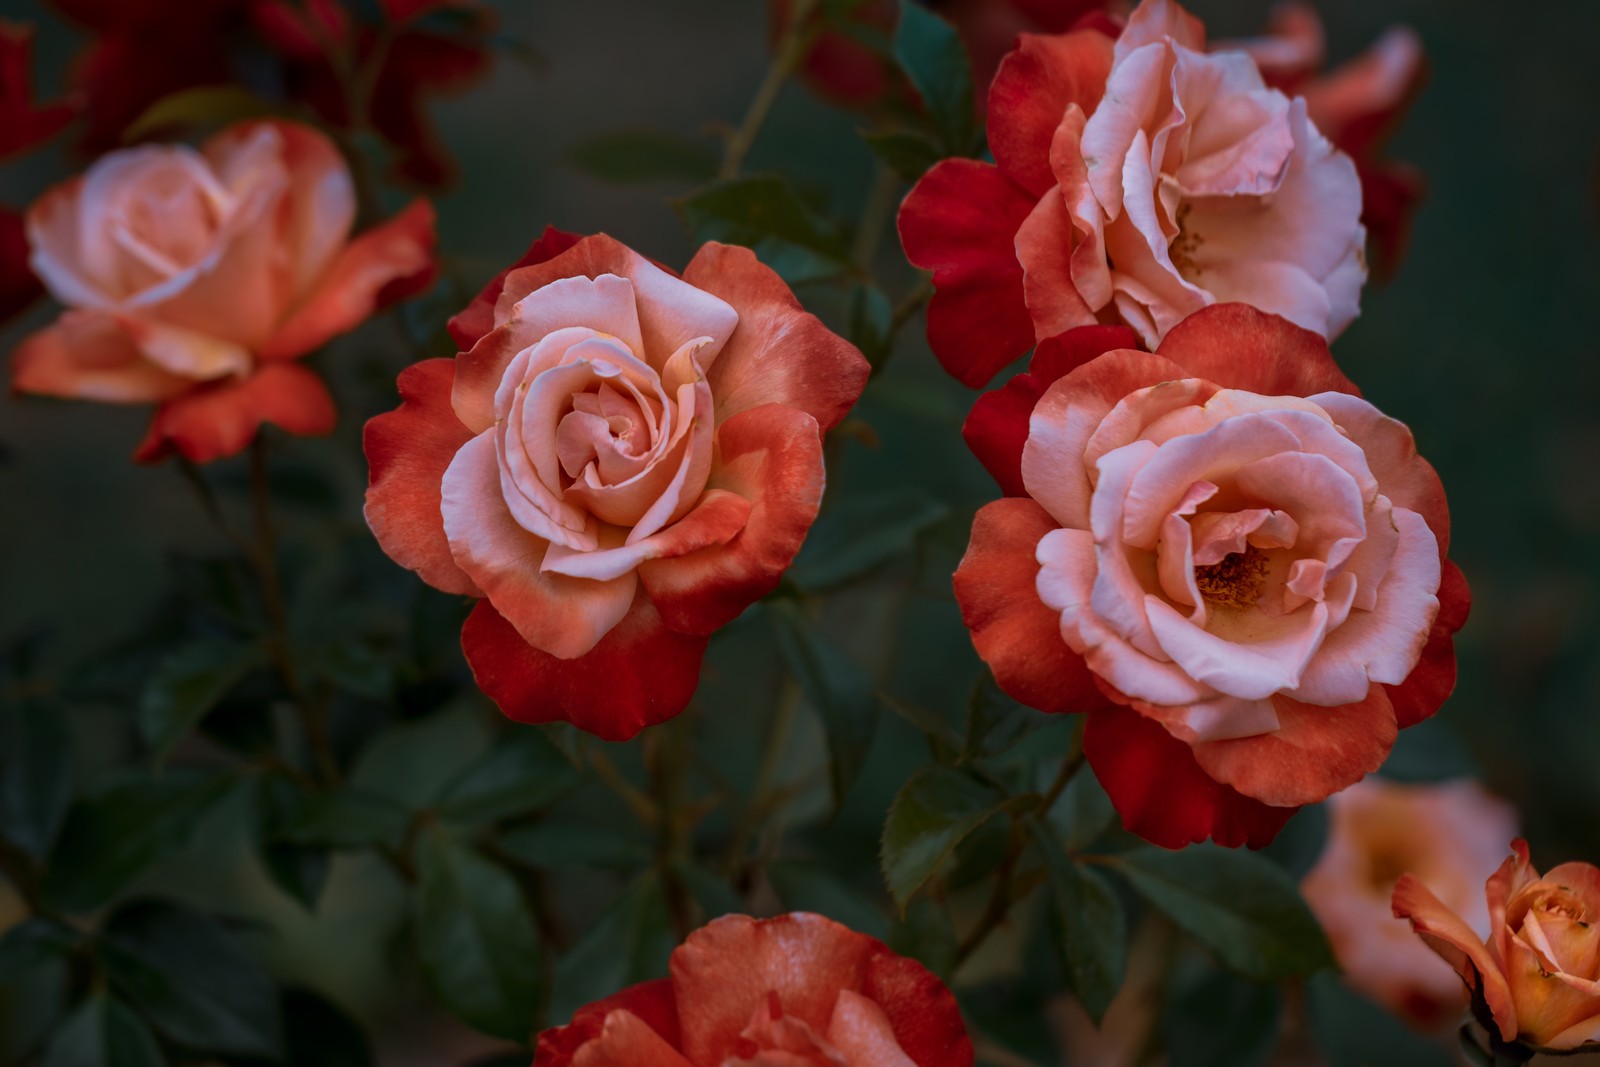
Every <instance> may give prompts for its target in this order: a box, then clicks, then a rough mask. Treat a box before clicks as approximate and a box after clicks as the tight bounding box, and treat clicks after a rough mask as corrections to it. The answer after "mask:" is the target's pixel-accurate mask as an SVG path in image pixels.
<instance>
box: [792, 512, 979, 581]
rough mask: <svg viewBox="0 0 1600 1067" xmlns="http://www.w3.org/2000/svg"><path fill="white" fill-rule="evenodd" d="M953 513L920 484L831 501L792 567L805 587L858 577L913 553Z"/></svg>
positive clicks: (797, 579) (793, 572)
mask: <svg viewBox="0 0 1600 1067" xmlns="http://www.w3.org/2000/svg"><path fill="white" fill-rule="evenodd" d="M949 513H950V508H949V507H948V505H946V504H945V503H944V502H943V501H942V500H939V499H937V498H936V497H933V496H930V495H929V494H927V493H925V492H923V491H922V490H920V489H911V488H895V489H888V490H883V491H880V492H873V493H859V494H856V495H854V496H845V497H840V498H838V499H835V500H831V501H830V502H829V504H828V509H827V510H826V511H824V512H823V513H822V516H821V517H820V518H819V519H818V520H817V523H816V525H815V526H813V527H812V529H811V533H810V534H809V535H808V536H807V537H806V543H805V547H804V548H802V549H801V551H800V555H799V558H797V559H796V560H795V562H794V566H793V568H791V569H790V571H789V580H790V581H792V582H793V583H794V584H795V585H797V586H799V587H800V588H801V589H806V590H821V589H827V588H829V587H831V586H835V585H841V584H843V583H845V582H848V581H851V580H853V579H856V578H860V577H862V576H863V575H867V574H870V573H872V572H873V571H875V570H877V569H878V568H880V567H882V566H884V564H886V563H889V562H890V561H892V560H894V559H896V558H898V557H899V556H902V555H904V554H906V553H907V552H910V551H911V550H912V548H914V547H915V546H916V542H917V537H918V536H919V535H921V534H922V533H924V532H925V531H927V530H928V529H929V528H930V527H932V526H934V525H935V524H937V523H938V522H940V521H941V520H942V519H944V517H945V516H946V515H948V514H949Z"/></svg>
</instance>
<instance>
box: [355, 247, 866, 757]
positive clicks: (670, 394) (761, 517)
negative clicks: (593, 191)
mask: <svg viewBox="0 0 1600 1067" xmlns="http://www.w3.org/2000/svg"><path fill="white" fill-rule="evenodd" d="M452 332H453V333H454V334H455V337H456V340H457V342H458V343H459V344H460V345H461V347H462V351H461V354H460V355H459V356H458V357H457V358H455V359H453V360H452V359H436V360H429V361H427V362H424V363H419V364H417V365H415V366H413V367H411V368H410V369H408V370H407V371H406V372H405V373H404V374H403V375H402V376H401V378H400V392H401V396H402V398H403V400H404V403H403V404H402V405H401V407H400V408H399V409H398V410H397V411H395V412H393V413H390V414H387V415H381V416H379V417H377V418H375V419H373V420H372V421H371V422H370V423H369V424H368V426H367V433H366V450H367V457H368V460H369V461H370V463H371V470H372V482H371V488H370V489H369V490H368V494H367V521H368V523H369V524H370V525H371V527H372V530H373V532H374V533H375V534H376V535H377V537H378V540H379V542H380V543H381V544H382V545H383V547H384V550H385V551H387V552H388V553H389V555H390V556H391V557H392V558H394V559H395V560H396V561H397V562H399V563H401V564H402V565H404V566H406V567H409V568H411V569H412V570H415V571H416V572H417V573H418V574H420V575H421V576H422V578H423V579H424V580H425V581H427V582H428V583H429V584H431V585H434V586H436V587H437V588H439V589H443V590H445V591H446V592H451V593H459V594H461V595H464V596H474V597H480V598H481V599H480V600H479V602H478V605H477V607H476V608H475V609H474V610H473V613H472V615H471V617H470V618H469V619H468V620H467V624H466V628H465V630H464V632H463V634H462V645H463V647H464V648H465V650H466V655H467V660H468V662H469V663H470V665H471V666H472V670H473V673H474V675H475V676H476V677H477V680H478V683H479V685H480V686H481V687H482V688H483V689H484V691H485V692H487V693H488V694H489V696H491V697H492V698H493V699H494V700H495V702H496V703H498V704H499V705H500V707H501V709H502V710H503V711H505V713H506V714H507V715H509V716H511V717H512V718H514V719H518V720H521V721H525V722H548V721H552V720H557V719H564V720H566V721H568V722H572V723H573V724H575V725H577V726H579V727H581V728H582V729H585V730H588V731H590V732H591V733H594V734H597V735H599V736H601V737H604V738H607V739H610V740H621V739H626V738H628V737H631V736H633V735H634V734H635V733H637V732H638V731H639V730H640V729H642V728H643V727H645V726H648V725H651V724H653V723H657V722H660V721H662V720H663V719H666V718H669V717H671V716H673V715H676V714H677V713H678V712H679V711H681V710H682V709H683V708H684V706H685V705H686V704H687V703H688V701H689V698H690V696H691V695H692V694H693V692H694V689H695V686H696V684H697V681H698V678H699V671H700V659H701V656H702V654H703V652H704V649H705V645H706V640H707V638H708V636H709V635H710V634H711V633H712V632H713V631H715V630H716V629H718V628H719V627H721V626H722V625H724V624H726V623H728V622H730V621H731V620H732V619H733V618H735V617H736V616H737V615H739V614H740V613H741V612H742V611H744V609H745V608H747V607H748V606H750V605H751V604H752V603H754V602H755V601H756V600H758V599H760V598H761V597H762V596H764V595H765V594H766V593H768V592H769V591H771V590H772V588H773V587H774V586H776V585H777V583H778V580H779V578H780V577H781V576H782V574H783V571H784V570H785V568H787V567H788V565H789V562H790V561H791V560H792V559H793V558H794V555H795V553H796V552H797V551H798V550H799V548H800V543H801V542H802V541H803V540H804V538H805V535H806V532H807V530H808V529H809V528H810V526H811V523H812V520H813V519H814V518H815V517H816V514H817V510H818V508H819V507H820V505H821V501H822V489H823V464H822V436H821V435H822V434H823V433H824V432H825V431H827V430H828V429H830V428H831V427H833V426H834V425H836V424H837V423H838V422H839V421H840V420H841V419H842V418H843V417H844V415H845V412H846V411H848V410H849V408H850V406H851V405H852V404H853V403H855V400H856V397H857V396H859V395H860V393H861V390H862V388H863V386H864V385H865V384H866V379H867V371H868V367H867V363H866V361H865V360H864V359H863V358H862V357H861V354H860V353H859V352H857V351H856V349H855V348H854V347H852V346H851V345H850V344H849V343H848V342H846V341H845V340H843V339H842V338H840V337H838V336H837V335H835V334H833V333H832V332H830V331H829V330H828V329H827V328H826V327H824V326H823V325H822V324H821V323H820V322H818V321H817V319H816V318H815V317H813V316H812V315H809V314H807V313H806V312H805V311H804V310H802V309H801V307H800V305H799V304H798V303H797V302H796V301H795V299H794V296H793V294H791V293H790V291H789V289H788V287H787V286H786V285H784V283H783V281H782V280H781V279H780V278H779V277H778V276H777V275H776V274H775V273H774V272H773V271H771V270H770V269H769V268H767V267H765V266H763V265H762V264H761V263H760V262H758V261H757V260H756V258H755V255H754V254H753V253H752V252H750V251H749V250H748V249H745V248H738V247H732V246H727V245H720V244H714V243H713V244H708V245H706V246H705V247H703V248H702V249H701V250H700V252H699V253H698V254H697V255H696V256H695V258H694V260H693V261H692V262H691V263H690V264H689V267H688V269H687V270H685V271H684V273H683V276H682V277H678V276H676V275H674V274H672V273H670V272H668V271H666V270H664V269H662V268H661V267H659V266H657V265H656V264H654V263H652V262H650V261H649V260H646V259H645V258H643V257H642V256H640V255H638V254H637V253H636V252H633V251H632V250H630V249H628V248H626V247H625V246H623V245H621V244H619V243H618V242H616V241H614V240H612V239H611V238H610V237H606V236H594V237H587V238H584V239H582V240H577V239H575V238H573V237H571V236H570V235H566V234H560V233H557V232H555V231H550V232H548V233H547V234H546V235H545V236H544V237H543V238H542V239H541V240H540V241H539V242H537V243H536V244H535V245H534V247H533V249H531V250H530V252H529V254H528V255H527V256H526V257H524V259H523V260H522V261H521V262H520V263H519V264H517V265H516V266H515V267H514V268H512V269H510V270H508V271H507V272H505V273H504V274H502V275H501V276H500V277H499V278H497V279H495V280H494V281H493V282H491V283H490V285H489V286H488V287H487V288H486V289H485V290H484V292H483V293H482V294H480V295H479V297H478V298H477V299H476V300H475V301H474V302H473V304H472V305H471V306H470V307H468V308H467V309H466V310H465V311H463V312H462V313H461V314H460V315H458V316H457V317H456V319H455V320H454V321H453V323H452Z"/></svg>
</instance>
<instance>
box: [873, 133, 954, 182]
mask: <svg viewBox="0 0 1600 1067" xmlns="http://www.w3.org/2000/svg"><path fill="white" fill-rule="evenodd" d="M861 139H862V140H863V141H865V142H867V147H868V148H870V149H872V154H873V155H875V156H877V157H878V158H879V159H880V160H882V161H883V164H884V165H885V166H887V167H888V168H889V169H890V170H892V171H894V172H895V173H896V174H898V175H899V176H900V177H902V178H904V179H905V180H906V181H908V182H915V181H917V180H918V179H919V178H921V177H922V176H923V175H924V174H926V173H928V171H929V170H930V169H931V168H932V167H933V165H934V164H935V163H938V162H939V161H940V160H942V159H943V158H944V157H945V153H944V152H943V151H942V150H941V149H940V148H939V146H938V145H936V144H934V143H933V141H932V140H930V139H929V138H927V137H924V136H923V135H922V134H920V133H907V132H905V131H903V130H892V131H890V132H888V133H869V132H866V131H863V132H862V134H861Z"/></svg>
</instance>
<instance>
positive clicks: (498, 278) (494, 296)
mask: <svg viewBox="0 0 1600 1067" xmlns="http://www.w3.org/2000/svg"><path fill="white" fill-rule="evenodd" d="M580 240H582V238H581V237H579V236H578V235H577V234H575V233H567V232H566V231H565V230H558V229H556V228H555V227H554V226H546V227H545V228H544V232H543V233H541V234H540V235H539V236H538V237H537V238H536V239H535V240H534V242H533V244H531V245H529V246H528V250H527V251H526V252H524V253H523V254H522V257H521V258H520V259H518V260H517V261H516V262H515V263H513V264H511V266H509V267H507V268H506V269H505V270H503V271H501V272H500V273H499V274H497V275H495V276H494V277H493V278H491V279H490V280H489V283H488V284H487V285H485V286H484V287H483V290H482V291H481V292H479V293H478V295H477V296H475V297H473V298H472V303H470V304H468V305H467V306H466V307H465V308H464V309H463V310H461V311H460V312H457V313H456V314H455V315H454V316H452V317H451V319H450V321H449V323H448V325H447V328H448V329H449V330H450V336H451V337H452V338H454V339H455V342H456V347H458V348H459V349H460V350H461V351H463V352H465V351H468V350H469V349H471V348H472V346H473V345H475V344H477V343H478V340H479V339H480V338H481V337H483V335H484V334H486V333H488V332H489V331H490V330H492V329H494V328H495V325H496V324H495V321H494V307H495V303H496V302H497V301H498V300H499V299H500V291H501V290H502V289H504V288H505V284H506V278H507V277H508V276H509V275H510V274H511V272H512V271H514V270H517V269H519V268H521V267H530V266H533V265H534V264H537V263H543V262H544V261H545V260H547V259H554V258H555V257H556V256H559V255H560V254H561V253H563V252H565V251H566V250H567V249H569V248H571V247H572V246H573V245H575V244H577V243H578V242H579V241H580Z"/></svg>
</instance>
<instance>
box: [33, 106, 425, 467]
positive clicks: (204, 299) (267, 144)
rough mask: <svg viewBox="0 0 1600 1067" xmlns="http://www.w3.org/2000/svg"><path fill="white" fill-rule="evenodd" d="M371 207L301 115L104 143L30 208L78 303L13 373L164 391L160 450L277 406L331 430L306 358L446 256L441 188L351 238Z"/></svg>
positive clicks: (137, 394) (195, 456) (238, 431)
mask: <svg viewBox="0 0 1600 1067" xmlns="http://www.w3.org/2000/svg"><path fill="white" fill-rule="evenodd" d="M355 212H356V202H355V192H354V189H353V187H352V184H351V179H350V171H349V169H348V167H346V165H345V163H344V160H343V159H342V158H341V157H340V155H339V153H338V151H337V150H336V149H335V148H334V147H333V144H332V143H331V142H330V141H329V140H328V139H327V138H326V137H324V136H323V135H322V134H320V133H317V132H316V131H315V130H312V129H310V128H308V127H305V126H300V125H296V124H294V123H289V122H247V123H241V124H239V125H236V126H233V127H230V128H229V129H227V130H225V131H223V132H222V133H220V134H217V135H216V136H215V137H212V138H211V139H210V140H208V141H206V142H205V144H203V145H202V146H201V147H200V148H199V149H198V150H197V149H192V148H189V147H187V146H185V145H160V146H145V147H140V148H131V149H126V150H123V151H120V152H113V153H111V154H110V155H107V156H105V157H103V158H102V159H100V160H99V161H98V162H97V163H95V165H94V166H92V167H90V168H89V170H88V172H87V173H86V174H84V175H83V176H82V177H79V178H74V179H73V180H71V181H69V182H66V183H64V184H62V185H59V186H56V187H55V188H54V189H51V190H50V191H49V192H48V193H46V194H45V195H44V196H43V197H42V198H41V199H40V200H39V201H38V202H37V203H35V204H34V205H33V207H32V208H30V209H29V211H28V217H27V229H28V241H29V244H30V245H31V247H32V263H33V268H34V270H35V271H36V272H37V273H38V275H39V277H40V278H41V279H42V280H43V281H44V284H45V285H46V287H48V288H49V290H50V292H51V293H52V294H53V295H54V296H55V297H56V299H58V300H60V301H61V303H63V304H65V305H67V309H68V310H67V311H66V312H64V313H63V314H62V315H61V317H60V318H59V319H58V320H57V321H56V322H55V323H54V324H53V325H51V326H49V327H47V328H45V329H44V330H41V331H39V332H38V333H35V334H33V335H32V336H30V337H28V338H26V339H25V340H23V342H22V343H21V345H20V346H19V347H18V348H17V351H16V353H15V355H14V357H13V359H12V367H11V381H12V385H13V387H14V388H16V389H17V390H19V391H21V392H27V393H40V394H46V395H50V396H61V397H76V398H81V399H88V400H101V401H108V402H113V403H155V404H157V405H159V406H158V408H157V411H156V416H155V420H154V423H153V424H152V426H151V428H150V432H149V434H148V435H147V436H146V438H145V440H144V442H143V443H142V444H141V445H140V446H139V448H138V451H137V452H136V457H137V458H138V459H140V460H141V461H147V462H148V461H153V460H156V459H160V458H162V457H163V456H166V455H168V454H170V453H173V452H177V453H179V454H181V455H183V456H184V457H186V458H188V459H190V460H193V461H195V462H199V463H203V462H207V461H209V460H214V459H218V458H221V457H224V456H228V455H232V454H233V453H236V452H238V451H239V450H241V449H242V448H244V447H245V446H246V445H248V444H249V443H250V441H251V440H252V439H253V438H254V437H255V435H256V432H257V430H258V429H259V428H260V426H261V424H262V423H268V422H270V423H272V424H274V425H277V426H279V427H281V428H282V429H284V430H287V431H289V432H290V433H296V434H316V433H326V432H328V431H329V430H330V429H332V427H333V423H334V407H333V399H332V397H330V396H329V394H328V390H327V388H326V386H324V385H323V383H322V381H321V379H319V378H318V377H317V376H316V375H315V374H313V373H312V372H311V371H309V370H307V369H305V368H304V367H303V366H301V365H300V364H299V363H297V362H296V360H298V359H299V358H300V357H301V356H304V355H306V354H307V353H309V352H311V351H312V350H313V349H315V348H317V347H319V346H320V345H322V344H324V343H325V342H327V341H328V340H330V339H332V338H333V337H336V336H338V335H339V334H341V333H344V332H346V331H348V330H350V329H352V328H354V327H355V326H357V325H359V324H360V323H361V322H362V321H364V320H365V319H366V318H367V317H369V316H370V315H371V314H372V313H373V311H374V310H375V309H376V308H377V307H378V306H379V305H380V304H382V303H383V302H384V301H386V300H389V299H393V298H395V297H398V296H401V295H404V294H406V293H408V292H410V291H413V290H415V289H416V288H418V287H419V286H423V285H426V284H427V283H428V282H429V281H430V280H431V278H432V276H433V271H434V261H433V209H432V207H431V206H430V205H429V204H428V203H427V202H426V201H421V200H419V201H416V202H415V203H413V204H412V205H411V206H410V207H408V208H407V209H406V210H405V211H403V212H402V213H401V214H400V215H398V216H396V217H395V218H394V219H392V220H390V221H389V222H387V223H384V224H382V225H380V226H377V227H375V228H373V229H371V230H368V231H367V232H365V233H363V234H361V235H360V236H358V237H355V238H354V239H352V237H351V232H350V231H351V228H352V226H353V225H354V222H355Z"/></svg>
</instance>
